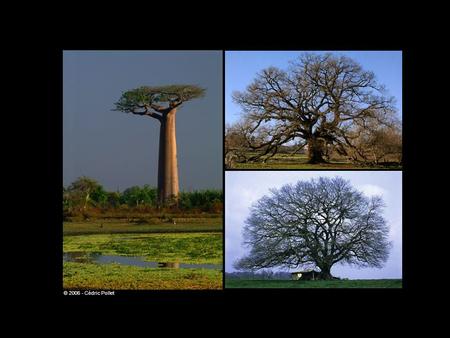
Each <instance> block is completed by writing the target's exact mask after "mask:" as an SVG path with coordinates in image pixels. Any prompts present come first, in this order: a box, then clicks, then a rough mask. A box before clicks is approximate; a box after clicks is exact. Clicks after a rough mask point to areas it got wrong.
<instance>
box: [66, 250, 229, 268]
mask: <svg viewBox="0 0 450 338" xmlns="http://www.w3.org/2000/svg"><path fill="white" fill-rule="evenodd" d="M144 259H145V257H142V256H126V257H125V256H115V255H101V254H99V253H86V252H65V253H64V255H63V260H64V262H76V263H97V264H111V263H118V264H122V265H130V266H138V267H147V268H170V269H179V268H184V269H213V270H220V269H222V265H221V264H188V263H179V262H148V261H145V260H144Z"/></svg>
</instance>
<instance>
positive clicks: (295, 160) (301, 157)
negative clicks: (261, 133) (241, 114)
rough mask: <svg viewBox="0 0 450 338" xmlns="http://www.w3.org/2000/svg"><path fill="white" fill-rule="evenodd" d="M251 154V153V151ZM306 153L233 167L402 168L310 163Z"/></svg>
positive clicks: (396, 168) (342, 162)
mask: <svg viewBox="0 0 450 338" xmlns="http://www.w3.org/2000/svg"><path fill="white" fill-rule="evenodd" d="M249 154H250V153H249ZM307 162H308V157H307V155H306V154H294V155H292V154H276V155H274V156H273V157H271V158H269V159H268V160H267V161H266V162H265V163H262V162H252V163H234V164H233V167H232V169H308V170H309V169H362V170H367V169H395V170H399V169H401V168H402V166H401V165H398V164H385V165H382V164H380V165H362V164H355V163H352V162H350V161H345V160H331V161H330V162H329V163H321V164H308V163H307Z"/></svg>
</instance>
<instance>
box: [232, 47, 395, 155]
mask: <svg viewBox="0 0 450 338" xmlns="http://www.w3.org/2000/svg"><path fill="white" fill-rule="evenodd" d="M233 100H234V102H236V103H237V104H239V106H240V107H241V108H242V113H243V114H242V117H243V125H245V128H244V130H243V135H245V136H246V146H247V147H248V148H250V149H252V150H253V151H255V150H265V152H262V153H261V154H262V155H266V154H268V153H270V152H272V151H273V153H275V152H276V151H277V149H278V148H279V147H280V146H282V145H284V144H286V143H288V142H291V141H297V142H298V141H301V140H304V141H308V140H311V139H313V138H316V139H317V138H321V139H323V140H324V141H325V142H327V144H333V145H336V146H339V147H340V148H343V147H344V146H346V147H354V143H355V142H354V139H356V137H357V135H358V134H357V132H356V129H357V128H363V129H368V128H370V127H369V124H374V123H376V124H378V125H385V126H391V125H393V124H394V123H396V121H397V117H396V109H395V106H394V102H395V100H394V98H393V97H392V96H389V95H388V92H387V90H386V89H385V87H384V86H383V85H381V84H380V83H378V82H377V80H376V78H375V75H374V73H373V72H371V71H366V70H364V69H363V68H362V67H361V65H359V64H358V63H357V62H355V61H353V60H352V59H350V58H348V57H345V56H338V55H333V54H331V53H328V54H323V55H317V54H303V55H301V56H300V57H299V58H298V59H297V60H295V61H293V62H291V65H290V67H289V68H288V69H286V70H283V69H279V68H277V67H269V68H267V69H264V70H262V71H261V72H259V73H258V74H257V75H256V78H255V79H254V81H253V82H252V83H251V84H249V85H248V87H247V88H246V90H244V91H235V92H234V93H233ZM305 144H306V142H302V143H301V146H304V145H305Z"/></svg>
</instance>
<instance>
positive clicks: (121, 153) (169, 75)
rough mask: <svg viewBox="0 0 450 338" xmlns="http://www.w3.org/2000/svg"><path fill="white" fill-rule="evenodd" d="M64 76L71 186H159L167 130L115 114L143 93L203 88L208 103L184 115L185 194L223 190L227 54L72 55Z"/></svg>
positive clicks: (188, 107) (66, 165)
mask: <svg viewBox="0 0 450 338" xmlns="http://www.w3.org/2000/svg"><path fill="white" fill-rule="evenodd" d="M63 68H64V70H63V77H64V80H63V92H64V93H63V100H64V102H63V142H64V145H63V175H64V185H68V184H70V183H71V182H72V181H74V180H75V179H76V178H77V177H79V176H82V175H86V176H89V177H92V178H94V179H96V180H98V181H99V182H100V183H101V184H103V186H104V187H105V188H106V189H108V190H116V189H119V190H123V189H125V188H127V187H130V186H132V185H144V184H150V185H151V186H156V184H157V165H158V162H157V160H158V142H159V122H158V121H157V120H155V119H153V118H150V117H146V116H138V115H132V114H125V113H122V112H117V111H111V110H112V109H114V103H115V102H117V100H118V99H119V98H120V96H121V94H122V92H123V91H126V90H130V89H134V88H137V87H139V86H143V85H148V86H159V85H169V84H196V85H199V86H201V87H204V88H206V95H205V97H204V98H201V99H195V100H192V101H190V102H187V103H185V104H184V105H183V106H181V107H180V108H179V109H178V112H177V143H178V166H179V177H180V189H181V190H185V191H190V190H193V189H205V188H221V187H222V143H223V142H222V135H223V132H222V130H223V128H222V114H223V113H222V97H223V94H222V90H223V89H222V52H221V51H65V52H64V55H63Z"/></svg>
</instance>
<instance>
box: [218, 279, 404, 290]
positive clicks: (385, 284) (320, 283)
mask: <svg viewBox="0 0 450 338" xmlns="http://www.w3.org/2000/svg"><path fill="white" fill-rule="evenodd" d="M401 287H402V280H401V279H355V280H329V281H327V280H316V281H312V280H309V281H294V280H246V279H234V278H233V279H225V288H227V289H230V288H250V289H257V288H258V289H259V288H282V289H297V288H303V289H317V288H326V289H330V288H401Z"/></svg>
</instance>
